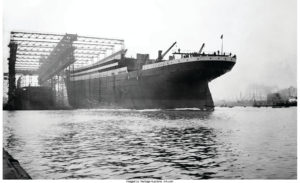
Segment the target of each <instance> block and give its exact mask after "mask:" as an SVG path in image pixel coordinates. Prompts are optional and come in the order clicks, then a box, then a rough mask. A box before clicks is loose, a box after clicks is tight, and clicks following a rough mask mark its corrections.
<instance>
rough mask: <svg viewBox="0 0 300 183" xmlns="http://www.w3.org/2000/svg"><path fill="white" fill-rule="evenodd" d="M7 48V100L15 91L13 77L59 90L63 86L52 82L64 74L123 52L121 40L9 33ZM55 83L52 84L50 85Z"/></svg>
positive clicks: (69, 35)
mask: <svg viewBox="0 0 300 183" xmlns="http://www.w3.org/2000/svg"><path fill="white" fill-rule="evenodd" d="M9 48H10V57H9V58H8V65H9V78H8V79H9V92H8V95H9V98H10V99H11V98H12V97H13V95H14V91H15V89H16V82H15V80H16V75H24V76H26V75H29V76H30V77H29V78H31V76H32V75H37V76H38V78H39V84H41V85H45V84H46V85H47V84H48V85H51V87H52V88H53V90H57V88H58V89H59V88H63V87H61V86H59V84H60V83H63V82H58V81H60V80H59V79H56V78H59V77H66V75H65V74H66V72H65V71H66V70H68V69H74V68H75V69H76V68H78V67H83V66H86V65H89V64H93V63H95V62H97V61H99V60H100V59H102V58H103V57H105V56H108V55H110V54H112V53H114V52H116V51H119V50H121V49H123V48H124V40H121V39H109V38H99V37H89V36H78V35H77V34H50V33H34V32H15V31H13V32H11V34H10V43H9ZM25 78H26V77H25ZM20 79H21V78H20ZM55 80H57V82H56V84H55V83H53V82H55ZM61 81H63V80H61ZM28 83H31V82H30V81H29V82H28ZM55 85H57V86H55ZM55 92H59V91H55Z"/></svg>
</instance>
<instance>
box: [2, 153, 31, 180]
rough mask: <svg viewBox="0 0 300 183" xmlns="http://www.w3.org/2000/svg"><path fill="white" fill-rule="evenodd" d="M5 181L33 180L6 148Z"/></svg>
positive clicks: (4, 159)
mask: <svg viewBox="0 0 300 183" xmlns="http://www.w3.org/2000/svg"><path fill="white" fill-rule="evenodd" d="M3 179H31V177H30V175H29V174H28V173H27V172H26V171H25V170H24V169H23V168H22V166H21V165H20V163H19V161H18V160H16V159H14V158H13V157H12V156H11V155H10V154H9V153H8V152H7V151H6V150H5V149H4V148H3Z"/></svg>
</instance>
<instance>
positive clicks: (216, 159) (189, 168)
mask: <svg viewBox="0 0 300 183" xmlns="http://www.w3.org/2000/svg"><path fill="white" fill-rule="evenodd" d="M3 130H4V133H3V136H4V139H3V146H4V148H6V149H7V150H8V152H9V153H10V154H11V155H12V156H13V157H14V158H16V159H18V160H19V162H20V163H21V165H22V166H23V168H24V169H25V170H26V171H27V172H28V173H29V174H30V176H31V177H32V178H33V179H82V178H86V179H210V178H212V179H296V178H297V108H295V107H294V108H251V107H250V108H239V107H236V108H216V109H215V111H213V112H201V111H197V110H138V111H135V110H69V111H11V112H9V111H4V126H3Z"/></svg>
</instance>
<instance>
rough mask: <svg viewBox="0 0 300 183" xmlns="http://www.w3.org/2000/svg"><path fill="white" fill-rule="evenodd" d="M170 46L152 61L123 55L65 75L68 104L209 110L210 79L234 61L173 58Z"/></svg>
mask: <svg viewBox="0 0 300 183" xmlns="http://www.w3.org/2000/svg"><path fill="white" fill-rule="evenodd" d="M175 44H176V42H175V43H174V44H173V45H172V46H171V47H170V48H169V49H168V50H167V51H165V52H164V53H162V51H159V52H158V57H157V59H150V58H149V54H137V56H136V58H128V57H126V56H125V55H126V51H127V50H126V49H121V50H120V51H118V52H116V53H114V54H112V55H110V56H107V57H106V58H103V59H102V60H100V61H98V62H96V63H94V64H92V65H89V66H85V67H80V68H75V69H70V70H69V72H68V74H67V78H66V87H67V92H68V99H69V104H70V105H71V106H72V107H74V108H134V109H152V108H159V109H174V108H199V109H203V110H212V109H213V108H214V102H213V100H212V96H211V93H210V90H209V87H208V83H209V82H210V81H212V80H213V79H215V78H217V77H219V76H221V75H223V74H225V73H226V72H228V71H230V70H231V69H232V67H233V66H234V65H235V63H236V56H235V55H231V54H225V53H220V52H219V51H218V52H214V53H212V54H205V53H203V52H202V49H203V47H204V44H203V45H202V47H201V49H200V51H198V52H181V51H180V49H178V51H176V52H173V54H172V55H171V56H169V59H167V60H165V59H164V57H165V56H166V54H167V53H168V52H169V51H170V50H171V48H172V47H173V46H174V45H175Z"/></svg>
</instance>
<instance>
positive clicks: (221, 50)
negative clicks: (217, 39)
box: [221, 34, 223, 55]
mask: <svg viewBox="0 0 300 183" xmlns="http://www.w3.org/2000/svg"><path fill="white" fill-rule="evenodd" d="M221 39H222V45H221V55H222V54H223V34H222V36H221Z"/></svg>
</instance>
